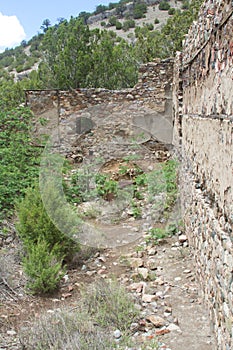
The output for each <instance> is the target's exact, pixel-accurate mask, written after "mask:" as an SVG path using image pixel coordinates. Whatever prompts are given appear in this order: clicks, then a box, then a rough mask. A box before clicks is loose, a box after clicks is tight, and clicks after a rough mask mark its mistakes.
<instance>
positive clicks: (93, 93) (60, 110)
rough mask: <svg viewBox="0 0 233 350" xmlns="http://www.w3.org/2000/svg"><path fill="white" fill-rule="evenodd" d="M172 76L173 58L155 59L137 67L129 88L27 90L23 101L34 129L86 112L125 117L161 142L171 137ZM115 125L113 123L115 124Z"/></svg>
mask: <svg viewBox="0 0 233 350" xmlns="http://www.w3.org/2000/svg"><path fill="white" fill-rule="evenodd" d="M172 76H173V60H171V59H168V60H163V61H160V60H155V61H154V62H150V63H148V64H145V65H142V66H141V67H140V68H139V80H138V83H137V84H136V86H135V87H134V88H132V89H125V90H119V91H116V90H112V91H111V90H106V89H75V90H74V89H72V90H69V91H61V90H47V91H41V90H30V91H26V103H27V105H28V106H29V107H30V108H31V109H32V111H33V112H34V114H35V115H36V117H37V119H38V120H41V119H43V118H44V119H45V120H47V123H46V125H45V126H41V125H40V123H36V126H35V129H36V130H37V132H40V133H46V132H47V133H50V132H52V131H53V130H54V127H55V126H56V125H59V126H61V127H62V125H64V124H66V122H67V121H69V120H70V119H72V118H74V117H76V118H77V117H79V116H84V114H85V113H86V115H85V116H87V115H88V118H90V119H92V120H94V121H95V122H98V123H101V116H102V119H103V120H104V119H106V117H108V122H110V120H111V118H112V120H113V121H114V123H115V122H116V120H115V119H116V118H118V119H119V122H120V119H121V116H120V114H119V113H118V116H116V112H117V111H119V112H120V111H121V113H122V118H123V119H124V118H126V119H127V118H128V123H132V124H133V125H134V126H137V127H139V128H142V130H144V131H145V132H149V133H151V135H153V136H154V137H155V138H156V139H158V140H159V141H161V142H164V143H167V144H169V143H170V144H171V141H172V129H173V126H172ZM114 125H115V124H114Z"/></svg>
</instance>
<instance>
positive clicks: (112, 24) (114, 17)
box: [108, 16, 117, 26]
mask: <svg viewBox="0 0 233 350" xmlns="http://www.w3.org/2000/svg"><path fill="white" fill-rule="evenodd" d="M116 23H117V18H116V16H112V17H110V18H109V20H108V25H109V26H115V25H116Z"/></svg>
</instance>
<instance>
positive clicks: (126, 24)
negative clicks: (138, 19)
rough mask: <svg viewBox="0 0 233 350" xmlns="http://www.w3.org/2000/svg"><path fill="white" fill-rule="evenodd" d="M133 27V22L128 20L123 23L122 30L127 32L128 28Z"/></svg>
mask: <svg viewBox="0 0 233 350" xmlns="http://www.w3.org/2000/svg"><path fill="white" fill-rule="evenodd" d="M134 27H135V21H134V20H133V19H128V20H126V21H125V22H124V23H123V27H122V28H123V30H124V31H125V32H126V31H127V30H129V29H130V28H134Z"/></svg>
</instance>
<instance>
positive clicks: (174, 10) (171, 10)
mask: <svg viewBox="0 0 233 350" xmlns="http://www.w3.org/2000/svg"><path fill="white" fill-rule="evenodd" d="M175 12H176V9H175V8H174V7H171V8H170V9H169V10H168V14H169V15H170V16H173V15H174V14H175Z"/></svg>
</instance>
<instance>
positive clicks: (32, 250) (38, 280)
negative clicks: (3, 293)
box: [16, 185, 80, 293]
mask: <svg viewBox="0 0 233 350" xmlns="http://www.w3.org/2000/svg"><path fill="white" fill-rule="evenodd" d="M47 195H48V198H49V201H50V203H51V205H52V206H53V215H54V217H57V218H59V220H63V222H64V223H65V224H64V231H60V229H58V228H57V226H56V222H55V223H54V222H53V220H52V218H50V216H49V214H48V212H49V210H48V208H47V207H46V208H45V206H44V203H43V202H42V198H41V193H40V190H39V187H38V186H37V185H36V186H35V187H34V188H29V189H28V190H27V192H26V196H25V198H24V199H23V200H21V201H18V203H17V206H16V208H17V214H18V223H17V226H16V228H17V232H18V234H19V237H20V239H21V241H22V243H23V248H24V251H25V257H24V259H23V266H24V270H25V272H26V274H27V276H28V277H29V281H28V288H29V289H30V291H31V292H32V293H45V292H51V291H53V290H54V289H56V288H57V286H58V284H59V281H60V280H61V278H62V277H63V275H64V271H63V267H62V266H63V263H64V261H70V260H71V259H72V257H73V255H74V254H75V253H76V252H78V251H79V250H80V246H79V244H78V243H77V241H76V240H75V239H74V238H73V236H72V234H71V233H72V232H70V227H69V226H68V225H69V224H70V222H69V221H70V215H71V214H70V213H68V212H67V210H66V208H64V206H62V204H61V201H59V198H57V193H56V189H54V188H53V189H52V190H50V191H48V192H47ZM46 204H47V205H48V203H46ZM73 227H75V221H74V222H73ZM66 228H67V231H65V229H66Z"/></svg>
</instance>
